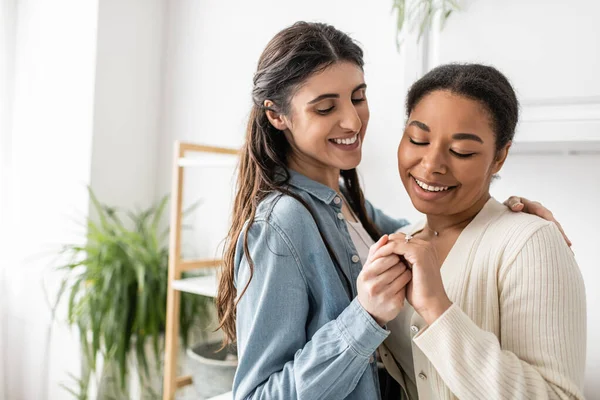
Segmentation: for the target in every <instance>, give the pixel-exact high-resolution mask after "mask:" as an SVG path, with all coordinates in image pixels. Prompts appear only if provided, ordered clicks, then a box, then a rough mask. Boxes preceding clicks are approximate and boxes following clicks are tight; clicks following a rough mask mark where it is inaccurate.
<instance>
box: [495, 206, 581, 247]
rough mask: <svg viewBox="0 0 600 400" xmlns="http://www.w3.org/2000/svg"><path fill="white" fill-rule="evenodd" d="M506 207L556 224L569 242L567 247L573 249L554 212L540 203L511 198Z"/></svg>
mask: <svg viewBox="0 0 600 400" xmlns="http://www.w3.org/2000/svg"><path fill="white" fill-rule="evenodd" d="M504 205H505V206H507V207H508V208H510V209H511V211H514V212H521V211H522V212H524V213H527V214H532V215H537V216H538V217H540V218H543V219H545V220H546V221H550V222H554V223H555V224H556V226H557V227H558V229H559V230H560V233H562V235H563V238H564V239H565V241H566V242H567V245H569V247H571V245H572V243H571V241H570V240H569V238H568V237H567V235H566V234H565V231H564V230H563V228H562V226H561V225H560V223H559V222H558V221H557V220H556V219H555V218H554V215H553V214H552V211H550V210H548V209H547V208H546V207H544V206H543V205H542V204H541V203H540V202H538V201H531V200H527V199H526V198H525V197H519V196H510V197H509V198H508V199H506V200H505V201H504Z"/></svg>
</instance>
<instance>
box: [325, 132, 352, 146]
mask: <svg viewBox="0 0 600 400" xmlns="http://www.w3.org/2000/svg"><path fill="white" fill-rule="evenodd" d="M357 140H358V133H357V134H356V135H354V136H352V137H350V138H345V139H329V141H330V142H333V143H335V144H343V145H346V146H350V145H353V144H354V143H356V141H357Z"/></svg>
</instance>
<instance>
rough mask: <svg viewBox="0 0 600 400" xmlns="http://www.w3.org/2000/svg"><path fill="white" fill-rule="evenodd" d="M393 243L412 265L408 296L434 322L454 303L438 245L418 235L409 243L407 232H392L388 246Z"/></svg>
mask: <svg viewBox="0 0 600 400" xmlns="http://www.w3.org/2000/svg"><path fill="white" fill-rule="evenodd" d="M390 244H393V251H394V253H396V254H398V255H400V256H403V257H404V258H405V259H406V261H407V263H408V264H409V267H410V268H412V280H411V282H410V283H409V284H408V285H407V287H406V299H407V300H408V302H409V303H410V305H411V306H413V308H414V309H415V311H416V312H417V313H419V315H420V316H421V317H422V318H423V319H424V320H425V321H426V322H427V324H428V325H431V324H432V323H433V321H435V320H436V319H437V318H438V317H439V316H440V315H442V314H443V313H444V312H445V311H446V310H447V309H448V308H450V306H451V305H452V302H451V301H450V299H449V298H448V295H447V294H446V290H445V289H444V283H443V282H442V274H441V271H440V267H441V264H440V262H439V258H438V255H437V251H436V249H435V247H433V246H432V245H431V244H430V243H429V242H426V241H425V240H421V239H418V238H412V239H410V240H409V241H408V242H407V241H406V235H405V234H403V233H394V234H392V235H390V236H389V242H388V244H387V245H386V246H390Z"/></svg>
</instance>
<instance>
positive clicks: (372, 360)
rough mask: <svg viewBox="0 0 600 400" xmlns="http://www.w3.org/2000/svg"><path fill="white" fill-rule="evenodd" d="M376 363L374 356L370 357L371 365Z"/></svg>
mask: <svg viewBox="0 0 600 400" xmlns="http://www.w3.org/2000/svg"><path fill="white" fill-rule="evenodd" d="M374 361H375V357H373V356H371V357H369V364H373V362H374Z"/></svg>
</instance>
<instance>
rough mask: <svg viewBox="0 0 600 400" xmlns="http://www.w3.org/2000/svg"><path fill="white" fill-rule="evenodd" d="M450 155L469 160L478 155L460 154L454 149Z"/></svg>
mask: <svg viewBox="0 0 600 400" xmlns="http://www.w3.org/2000/svg"><path fill="white" fill-rule="evenodd" d="M450 153H452V154H454V155H455V156H456V157H458V158H469V157H473V156H474V155H475V154H476V153H459V152H457V151H454V150H452V149H450Z"/></svg>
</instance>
